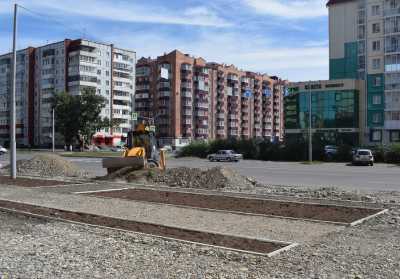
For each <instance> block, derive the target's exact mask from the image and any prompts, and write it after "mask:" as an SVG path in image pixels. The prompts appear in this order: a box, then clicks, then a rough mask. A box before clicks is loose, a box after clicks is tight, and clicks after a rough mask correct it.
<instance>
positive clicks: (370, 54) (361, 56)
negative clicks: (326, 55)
mask: <svg viewBox="0 0 400 279" xmlns="http://www.w3.org/2000/svg"><path fill="white" fill-rule="evenodd" d="M327 5H328V8H329V42H330V47H329V48H330V79H343V78H351V79H360V80H363V81H364V83H365V88H366V98H365V102H364V104H363V106H364V108H365V113H364V115H362V119H363V120H364V134H363V136H362V140H363V142H364V143H366V144H367V143H368V144H387V143H392V142H398V141H400V20H399V18H400V0H330V1H329V2H328V3H327Z"/></svg>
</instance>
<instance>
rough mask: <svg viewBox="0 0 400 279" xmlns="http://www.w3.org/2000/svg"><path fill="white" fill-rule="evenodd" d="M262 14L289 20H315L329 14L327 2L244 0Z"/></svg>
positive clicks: (314, 0)
mask: <svg viewBox="0 0 400 279" xmlns="http://www.w3.org/2000/svg"><path fill="white" fill-rule="evenodd" d="M243 1H244V3H245V4H247V5H248V6H250V7H252V8H253V9H254V10H255V11H256V12H258V13H260V14H267V15H272V16H277V17H283V18H287V19H299V18H315V17H321V16H326V15H327V14H328V11H327V8H326V6H325V4H326V1H321V0H243Z"/></svg>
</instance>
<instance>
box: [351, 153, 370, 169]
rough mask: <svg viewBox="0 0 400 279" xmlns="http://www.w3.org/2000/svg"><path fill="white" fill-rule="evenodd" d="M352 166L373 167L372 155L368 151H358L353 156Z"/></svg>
mask: <svg viewBox="0 0 400 279" xmlns="http://www.w3.org/2000/svg"><path fill="white" fill-rule="evenodd" d="M353 165H371V166H373V165H374V155H372V151H371V150H369V149H358V150H357V151H355V153H354V154H353Z"/></svg>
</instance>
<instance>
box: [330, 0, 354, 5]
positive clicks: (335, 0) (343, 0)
mask: <svg viewBox="0 0 400 279" xmlns="http://www.w3.org/2000/svg"><path fill="white" fill-rule="evenodd" d="M353 1H355V0H329V1H328V3H326V5H327V6H331V5H336V4H342V3H346V2H353Z"/></svg>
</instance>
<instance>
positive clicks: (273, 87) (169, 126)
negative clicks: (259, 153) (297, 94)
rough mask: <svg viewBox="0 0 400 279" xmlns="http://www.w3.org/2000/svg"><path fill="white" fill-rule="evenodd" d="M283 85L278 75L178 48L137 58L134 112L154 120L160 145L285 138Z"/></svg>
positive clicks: (284, 84)
mask: <svg viewBox="0 0 400 279" xmlns="http://www.w3.org/2000/svg"><path fill="white" fill-rule="evenodd" d="M284 86H286V83H285V82H284V81H282V80H280V79H279V78H277V77H269V76H267V75H261V74H258V73H252V72H244V71H241V70H239V69H237V68H236V67H234V66H233V65H230V66H228V65H224V64H218V63H208V62H207V61H205V60H204V59H202V58H195V57H191V56H190V55H188V54H183V53H181V52H179V51H178V50H175V51H173V52H171V53H169V54H164V55H163V56H159V57H157V58H156V59H152V58H141V59H139V60H138V63H137V65H136V95H135V98H136V101H135V110H136V111H137V112H138V114H139V116H140V117H142V118H143V119H151V120H153V121H154V123H155V124H156V128H157V134H158V136H159V138H160V142H161V144H171V145H173V146H180V145H183V144H186V143H188V142H189V141H190V140H193V139H216V138H228V137H235V138H254V137H258V138H268V139H271V140H281V139H282V137H283V106H282V104H283V99H282V98H283V97H282V96H283V94H282V92H283V89H284Z"/></svg>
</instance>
